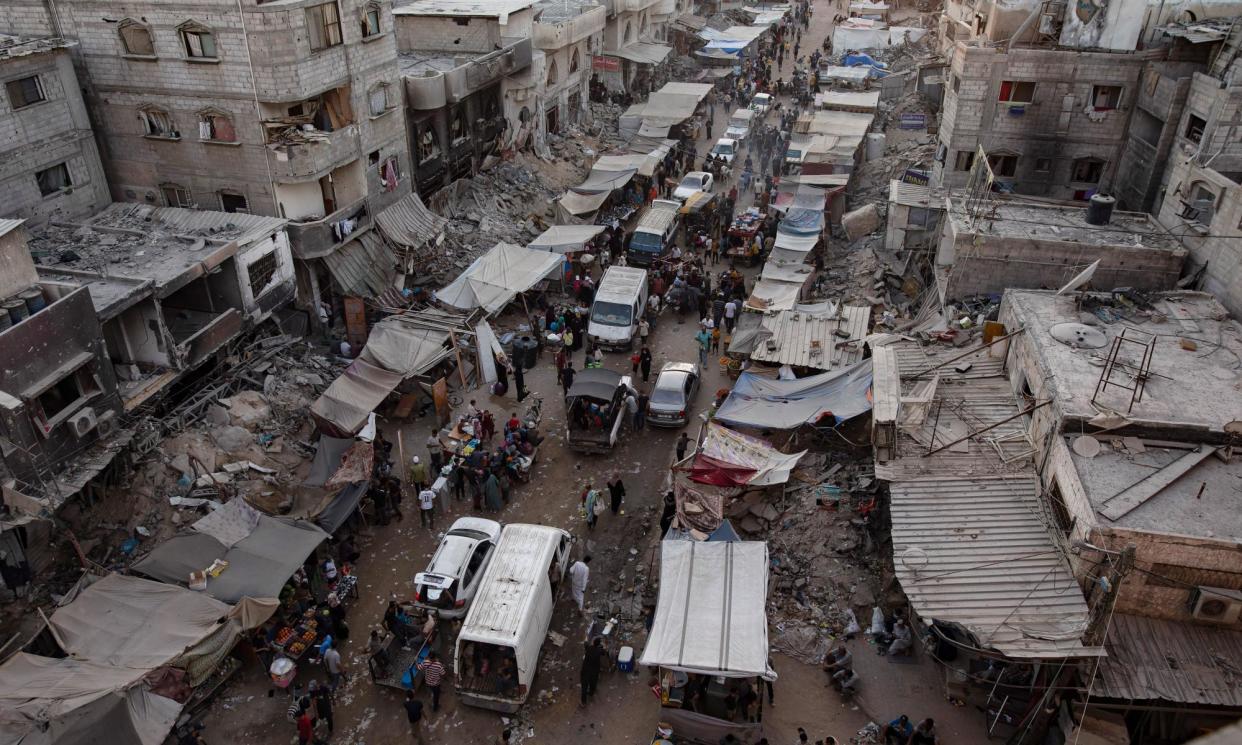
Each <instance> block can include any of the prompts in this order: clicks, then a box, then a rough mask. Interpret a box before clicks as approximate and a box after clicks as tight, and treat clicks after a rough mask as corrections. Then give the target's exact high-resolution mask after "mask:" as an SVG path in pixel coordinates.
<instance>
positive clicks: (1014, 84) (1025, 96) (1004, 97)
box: [997, 80, 1035, 104]
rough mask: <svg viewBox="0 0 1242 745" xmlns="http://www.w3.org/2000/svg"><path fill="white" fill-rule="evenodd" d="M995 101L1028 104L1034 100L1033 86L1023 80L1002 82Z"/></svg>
mask: <svg viewBox="0 0 1242 745" xmlns="http://www.w3.org/2000/svg"><path fill="white" fill-rule="evenodd" d="M997 100H999V101H1001V102H1002V103H1012V104H1024V103H1030V102H1032V101H1034V100H1035V84H1034V83H1032V82H1029V81H1025V80H1002V81H1001V86H1000V95H999V96H998V97H997Z"/></svg>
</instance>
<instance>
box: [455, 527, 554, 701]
mask: <svg viewBox="0 0 1242 745" xmlns="http://www.w3.org/2000/svg"><path fill="white" fill-rule="evenodd" d="M572 543H573V538H572V537H571V536H570V535H569V533H567V532H566V531H564V530H561V529H560V528H552V527H548V526H546V525H524V524H520V523H515V524H512V525H506V526H505V527H504V530H503V531H501V533H500V541H499V543H497V544H496V551H495V553H494V554H493V556H492V560H491V562H490V563H489V564H488V565H487V572H486V573H485V574H484V575H483V584H482V585H480V587H479V591H478V594H477V595H475V599H474V602H473V603H471V605H470V612H469V613H467V614H466V620H465V622H464V623H462V627H461V632H460V633H458V635H457V647H456V649H455V650H454V656H453V670H454V673H455V676H454V681H455V684H456V688H457V695H458V697H459V698H460V699H461V700H462V701H463V702H464V703H467V704H470V705H471V706H480V707H482V708H484V709H492V710H494V711H500V712H505V713H509V714H512V713H514V712H516V711H517V710H518V709H519V708H521V706H522V704H523V703H524V702H525V701H526V697H527V696H528V695H529V694H530V689H531V684H532V683H533V682H534V680H535V672H536V670H537V669H538V667H539V656H540V653H541V651H542V649H543V641H544V638H545V637H547V634H548V626H549V625H550V624H551V622H552V606H553V605H555V603H556V596H557V594H558V593H559V591H560V589H561V586H562V585H564V584H565V581H566V579H565V572H566V570H568V568H569V553H570V548H571V544H572Z"/></svg>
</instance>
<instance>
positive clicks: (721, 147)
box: [712, 142, 733, 155]
mask: <svg viewBox="0 0 1242 745" xmlns="http://www.w3.org/2000/svg"><path fill="white" fill-rule="evenodd" d="M712 152H713V153H716V154H717V155H732V154H733V146H732V145H727V144H725V143H723V142H718V143H716V147H714V148H712Z"/></svg>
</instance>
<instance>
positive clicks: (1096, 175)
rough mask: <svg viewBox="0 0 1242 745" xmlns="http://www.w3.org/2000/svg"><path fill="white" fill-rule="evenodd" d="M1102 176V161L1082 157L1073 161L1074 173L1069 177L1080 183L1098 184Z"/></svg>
mask: <svg viewBox="0 0 1242 745" xmlns="http://www.w3.org/2000/svg"><path fill="white" fill-rule="evenodd" d="M1103 176H1104V161H1102V160H1097V159H1095V158H1083V159H1082V160H1076V161H1074V174H1073V178H1072V179H1070V180H1071V181H1073V182H1075V183H1080V184H1098V183H1100V178H1101V177H1103Z"/></svg>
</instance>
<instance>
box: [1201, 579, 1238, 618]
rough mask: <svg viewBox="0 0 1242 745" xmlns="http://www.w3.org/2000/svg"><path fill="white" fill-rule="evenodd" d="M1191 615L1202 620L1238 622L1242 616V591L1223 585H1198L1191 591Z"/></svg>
mask: <svg viewBox="0 0 1242 745" xmlns="http://www.w3.org/2000/svg"><path fill="white" fill-rule="evenodd" d="M1190 608H1191V610H1190V615H1191V616H1192V617H1193V618H1196V619H1198V620H1200V621H1210V622H1212V623H1237V622H1238V618H1239V617H1242V592H1239V591H1238V590H1227V589H1224V588H1221V587H1196V588H1195V589H1194V591H1193V592H1191V593H1190Z"/></svg>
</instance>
